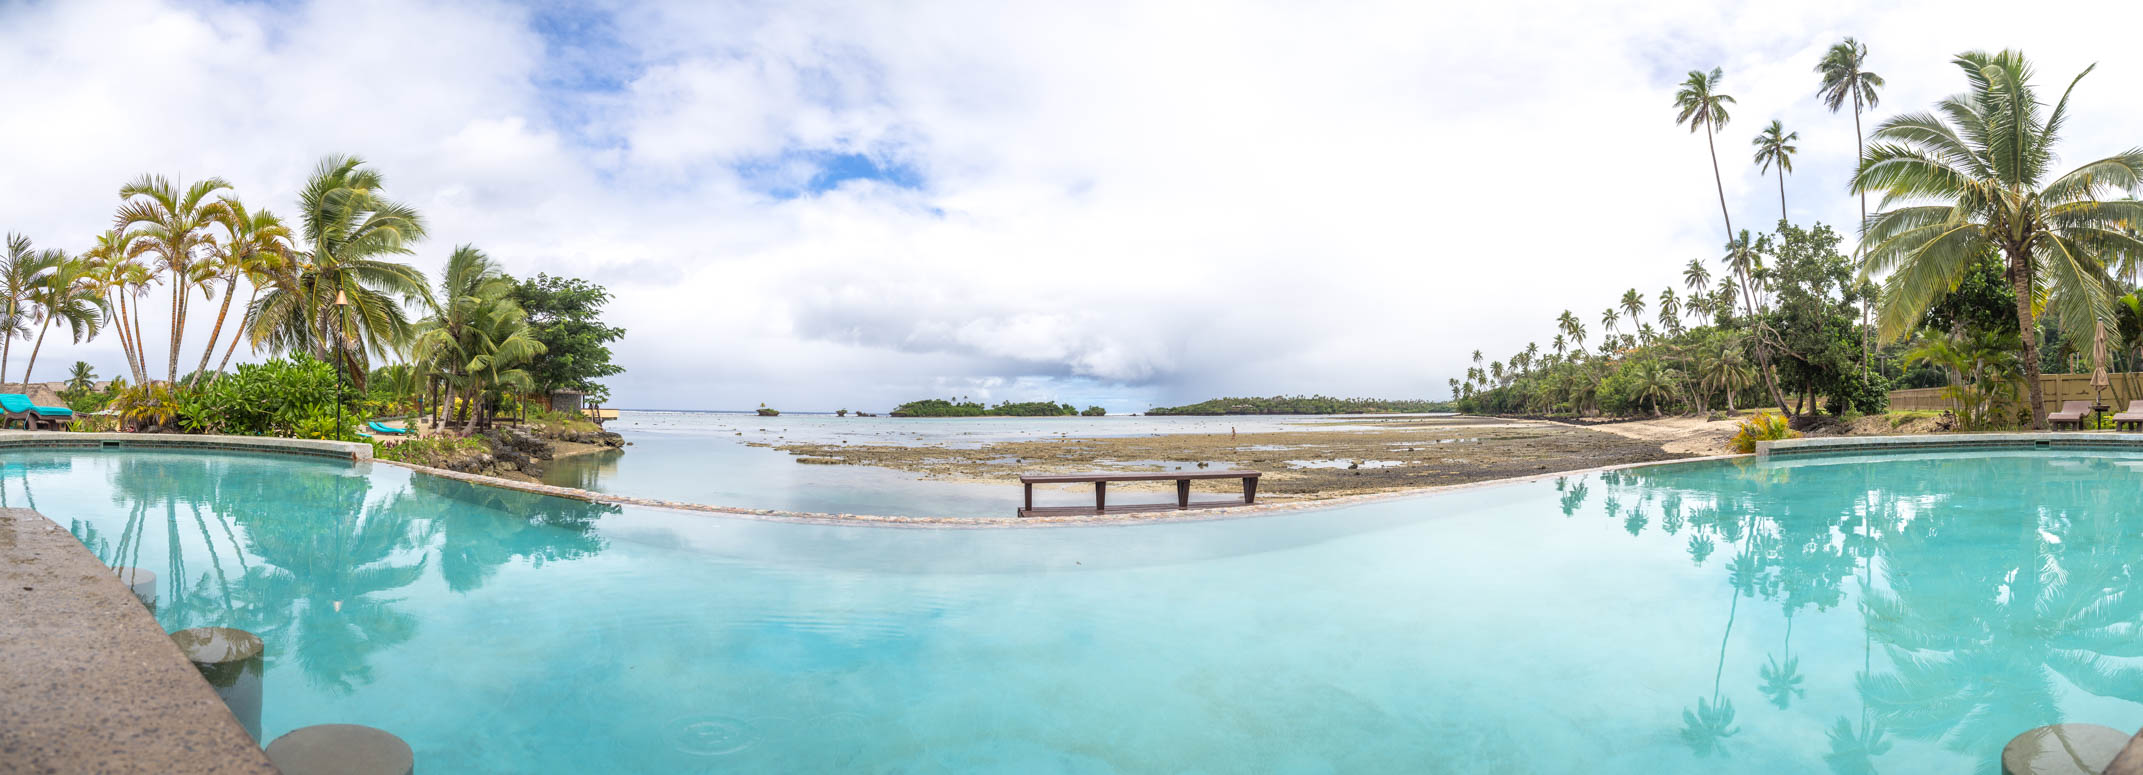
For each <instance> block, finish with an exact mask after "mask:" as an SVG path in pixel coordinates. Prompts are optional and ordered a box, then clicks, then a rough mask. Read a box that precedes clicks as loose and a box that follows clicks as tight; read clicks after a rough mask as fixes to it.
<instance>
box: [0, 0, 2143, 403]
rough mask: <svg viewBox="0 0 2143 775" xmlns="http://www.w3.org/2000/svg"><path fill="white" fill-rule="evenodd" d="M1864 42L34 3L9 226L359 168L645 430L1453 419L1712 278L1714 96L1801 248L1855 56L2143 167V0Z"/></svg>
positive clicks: (1772, 6) (66, 359)
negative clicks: (1769, 138) (1829, 51)
mask: <svg viewBox="0 0 2143 775" xmlns="http://www.w3.org/2000/svg"><path fill="white" fill-rule="evenodd" d="M1866 5H1874V4H1850V3H1827V4H1786V3H1762V2H1748V3H1737V2H1695V1H1690V2H1682V1H1680V0H1666V1H1662V2H1646V3H1641V4H1626V5H1615V4H1607V3H1590V2H1527V1H1525V0H1519V1H1517V2H1505V3H1421V2H1393V3H1374V2H1362V3H1338V4H1333V3H1308V2H1273V3H1260V2H1241V3H1226V4H1220V3H1203V2H1195V3H1175V2H1123V3H1113V2H1091V3H1040V2H1033V3H1029V2H903V3H825V4H820V3H808V2H795V3H743V2H737V3H723V2H698V1H695V2H676V3H663V2H649V3H625V2H618V3H603V2H597V3H585V4H580V3H574V4H568V3H551V2H445V3H433V2H415V1H414V0H409V1H405V0H369V1H367V0H358V1H350V2H258V1H252V2H218V1H217V0H198V1H188V0H111V1H110V2H106V1H103V0H71V1H69V2H27V3H25V2H21V1H20V0H0V231H7V232H15V233H21V234H24V235H27V236H29V237H30V238H31V239H32V240H33V241H34V242H35V243H36V245H37V246H38V247H40V248H44V247H57V248H62V249H65V250H68V251H79V250H82V249H85V248H87V247H89V246H90V245H91V244H92V240H93V236H94V235H95V234H96V233H98V232H99V231H101V230H103V229H106V228H108V227H109V226H110V224H111V221H112V216H113V212H114V210H115V209H116V207H117V206H118V204H119V199H118V197H117V192H118V190H119V188H120V186H121V185H123V184H124V183H126V182H127V181H129V180H131V179H133V178H135V177H137V176H139V175H142V174H144V173H156V174H162V175H167V176H175V177H180V178H182V179H185V180H194V179H198V178H202V177H206V176H211V175H213V176H220V177H222V178H225V179H226V180H229V181H231V183H232V184H233V185H234V187H235V189H236V192H237V194H238V196H239V197H240V198H242V199H243V200H244V201H245V202H247V203H248V204H249V205H250V206H252V207H255V208H259V207H266V208H268V209H271V210H279V211H282V212H286V213H293V214H294V210H295V206H294V202H295V191H296V189H297V187H298V186H300V185H301V184H302V183H303V182H304V178H305V175H306V173H307V172H308V171H309V170H310V169H311V167H312V166H313V165H314V163H315V162H316V161H317V160H318V159H319V158H320V157H322V156H324V155H326V154H330V153H347V154H354V155H357V156H360V157H362V158H364V159H365V160H367V161H368V162H369V163H370V164H371V165H372V166H373V167H374V168H376V169H377V170H379V171H380V172H381V173H382V174H384V175H385V177H386V182H387V193H388V195H389V196H391V197H393V198H396V199H399V200H401V201H403V202H406V203H408V204H410V205H412V206H414V207H416V208H418V209H419V210H420V211H422V212H423V213H424V215H425V216H426V218H427V219H428V220H429V226H430V236H429V238H428V239H427V240H425V241H424V242H422V243H419V244H417V245H415V246H413V247H414V251H415V252H414V253H413V254H412V255H411V256H409V257H408V261H409V262H410V263H412V264H414V265H416V266H417V267H419V268H421V269H423V270H425V271H426V272H427V273H436V270H437V269H438V268H439V267H440V266H442V265H443V264H444V262H445V259H446V256H447V255H448V254H449V253H450V252H451V251H452V250H453V248H454V247H455V246H456V245H461V244H473V245H476V246H477V247H479V248H481V249H483V250H484V251H485V252H487V253H488V254H490V255H491V256H492V257H493V258H494V259H496V260H498V261H500V262H501V263H503V264H504V266H505V267H506V269H507V270H508V271H509V272H512V273H515V274H518V275H533V274H535V273H538V272H547V273H551V274H557V275H568V276H574V277H581V278H585V279H588V280H591V281H593V282H596V283H599V284H601V285H603V286H605V287H607V288H609V289H610V290H611V292H612V293H613V294H614V295H615V299H614V301H613V302H612V304H611V307H610V309H609V310H608V314H607V315H606V318H607V319H608V320H609V321H610V322H612V323H614V324H616V325H620V326H623V327H624V328H625V329H626V330H627V334H626V336H625V338H624V339H623V340H622V341H620V342H618V343H617V344H616V345H615V347H614V350H615V353H616V361H617V362H618V363H619V364H620V365H622V366H624V367H625V368H626V369H627V371H626V373H625V374H622V375H619V376H617V377H614V378H611V379H610V380H609V384H610V386H611V388H612V392H613V400H612V402H611V403H612V405H614V406H620V407H626V408H671V409H741V408H751V407H754V406H757V405H758V404H760V403H767V404H770V405H773V406H776V407H779V408H783V409H788V410H791V411H814V410H817V411H826V410H832V409H836V408H850V409H861V410H871V411H882V410H885V409H889V408H891V407H892V406H894V405H896V404H898V403H901V402H903V401H907V400H910V399H915V398H923V397H961V396H965V397H968V398H970V399H974V400H986V401H991V402H995V401H1000V400H1054V401H1061V402H1069V403H1073V404H1076V405H1078V406H1082V407H1083V406H1086V405H1089V404H1098V405H1101V406H1104V407H1106V408H1108V409H1109V410H1110V411H1111V412H1116V413H1122V412H1135V411H1142V410H1144V409H1146V408H1148V407H1150V406H1154V405H1170V404H1177V403H1187V402H1192V401H1198V400H1202V399H1205V398H1210V397H1214V396H1219V395H1273V394H1295V393H1302V394H1309V393H1323V394H1326V395H1341V396H1374V397H1386V398H1442V397H1444V396H1445V395H1446V394H1447V392H1448V391H1447V388H1446V383H1445V381H1446V379H1448V378H1452V377H1458V376H1460V375H1462V374H1463V372H1464V370H1465V368H1466V367H1467V366H1468V365H1470V362H1469V360H1468V357H1469V354H1470V352H1471V351H1472V350H1474V349H1481V350H1484V351H1486V353H1487V355H1488V357H1490V358H1496V357H1498V356H1507V355H1508V354H1509V353H1512V352H1516V351H1518V350H1520V349H1523V348H1524V347H1525V345H1526V344H1527V343H1528V342H1538V343H1540V344H1541V345H1542V346H1543V347H1546V345H1547V341H1548V340H1549V339H1551V338H1552V337H1553V335H1554V332H1555V329H1554V324H1553V321H1554V319H1555V316H1556V315H1557V314H1558V313H1560V312H1561V311H1562V310H1564V309H1571V310H1574V311H1576V312H1577V313H1578V314H1579V316H1580V317H1581V318H1583V319H1585V320H1586V321H1588V327H1591V328H1597V324H1598V318H1599V313H1600V310H1603V309H1605V308H1607V307H1608V306H1609V305H1611V304H1613V303H1614V302H1615V300H1616V299H1617V298H1618V297H1619V296H1620V295H1621V292H1622V289H1625V288H1632V287H1634V288H1637V289H1639V290H1641V291H1642V292H1644V293H1645V294H1646V296H1647V297H1653V296H1656V295H1657V294H1658V291H1659V290H1660V289H1661V288H1664V287H1667V286H1669V285H1675V286H1676V287H1677V290H1678V291H1679V290H1680V289H1679V272H1680V270H1681V268H1682V267H1683V266H1684V265H1685V264H1687V262H1688V261H1689V259H1691V258H1702V259H1705V260H1707V261H1713V262H1715V261H1716V259H1717V255H1718V253H1719V252H1720V251H1719V250H1718V245H1720V244H1721V243H1722V242H1723V237H1724V234H1723V228H1722V226H1721V224H1720V221H1719V205H1718V201H1717V198H1716V197H1717V194H1716V193H1715V189H1714V187H1713V181H1712V171H1711V162H1710V156H1709V155H1708V154H1707V150H1706V146H1705V141H1704V137H1703V135H1702V134H1696V135H1692V134H1691V133H1690V132H1689V131H1687V130H1686V129H1683V128H1678V127H1677V126H1676V125H1675V124H1674V109H1673V94H1674V91H1675V87H1676V85H1677V84H1678V83H1679V82H1680V81H1681V80H1682V79H1683V77H1684V76H1685V74H1686V73H1687V72H1688V71H1689V70H1691V69H1699V68H1701V69H1705V70H1709V69H1710V68H1712V67H1720V68H1723V69H1724V71H1725V74H1726V75H1725V82H1724V91H1726V92H1727V93H1729V94H1732V95H1733V96H1735V97H1736V99H1737V101H1738V102H1737V104H1736V105H1735V106H1734V107H1733V110H1732V116H1733V121H1732V123H1731V124H1729V125H1728V126H1727V127H1726V128H1725V130H1724V131H1723V132H1722V133H1721V135H1720V136H1719V137H1718V138H1717V148H1718V161H1719V165H1720V167H1721V171H1722V172H1723V174H1724V188H1725V192H1726V197H1727V203H1728V206H1729V209H1730V210H1731V212H1732V214H1733V217H1734V219H1735V224H1736V226H1737V227H1743V226H1747V227H1756V228H1763V227H1766V226H1768V225H1769V224H1771V223H1772V222H1773V221H1774V219H1775V217H1776V215H1777V213H1778V210H1779V192H1778V181H1777V180H1776V179H1775V178H1774V177H1771V176H1769V175H1766V174H1764V173H1761V172H1759V171H1758V169H1757V167H1756V166H1755V165H1754V164H1753V163H1752V162H1751V161H1750V155H1751V151H1752V149H1751V148H1750V146H1749V141H1750V139H1751V138H1753V137H1754V136H1755V135H1756V133H1757V132H1758V131H1759V130H1760V129H1761V128H1762V127H1763V126H1764V125H1765V124H1767V123H1768V122H1769V121H1770V120H1771V119H1774V118H1776V119H1779V120H1782V121H1784V122H1785V125H1786V128H1787V129H1788V130H1790V131H1798V132H1799V133H1800V141H1799V146H1800V150H1801V153H1800V155H1799V156H1798V157H1797V158H1796V159H1795V162H1794V168H1795V172H1794V174H1793V175H1792V176H1790V177H1788V178H1787V180H1786V182H1785V184H1786V200H1787V201H1786V210H1787V214H1788V216H1789V217H1790V218H1791V219H1793V220H1794V221H1796V222H1799V223H1808V222H1811V221H1821V222H1824V223H1830V224H1836V225H1839V226H1840V227H1841V228H1845V229H1849V228H1850V224H1852V223H1853V222H1854V221H1855V220H1856V219H1857V209H1858V205H1857V204H1856V203H1855V200H1854V199H1853V198H1852V197H1851V196H1850V195H1849V194H1848V193H1847V192H1846V173H1847V170H1848V169H1849V168H1850V166H1851V164H1852V158H1853V154H1854V148H1853V128H1852V118H1851V116H1850V115H1833V114H1831V113H1829V112H1828V111H1827V110H1826V109H1825V108H1824V107H1823V106H1822V105H1821V104H1819V103H1818V102H1817V100H1816V97H1815V91H1816V86H1817V76H1816V75H1815V74H1814V72H1813V68H1814V66H1815V64H1816V62H1817V61H1818V60H1819V59H1820V57H1821V55H1822V52H1823V50H1824V49H1825V48H1826V47H1828V46H1829V45H1830V44H1831V43H1834V42H1836V41H1837V40H1839V39H1840V38H1842V37H1845V36H1848V35H1851V36H1856V37H1858V38H1859V39H1860V40H1861V41H1863V42H1864V43H1866V44H1867V46H1868V48H1869V57H1870V62H1869V64H1870V68H1871V69H1872V70H1874V71H1875V72H1877V73H1879V74H1881V75H1882V76H1884V77H1885V78H1886V79H1887V80H1888V82H1889V85H1888V88H1887V89H1886V90H1885V91H1884V92H1883V93H1882V94H1881V104H1880V105H1879V106H1878V107H1877V108H1876V109H1875V110H1874V111H1873V112H1872V114H1871V115H1869V116H1868V117H1866V119H1865V121H1866V123H1867V124H1868V125H1869V126H1870V127H1872V126H1873V125H1874V123H1875V122H1876V121H1879V120H1881V119H1882V118H1883V117H1886V116H1889V115H1893V114H1895V113H1897V112H1900V111H1905V110H1921V109H1924V108H1926V107H1927V106H1928V105H1930V104H1931V103H1932V102H1933V101H1934V100H1936V99H1939V98H1941V97H1943V96H1946V95H1949V94H1952V93H1955V92H1957V91H1960V90H1961V89H1962V88H1963V85H1964V81H1963V79H1962V77H1961V75H1960V74H1959V72H1958V71H1957V70H1956V68H1955V67H1954V65H1952V64H1950V61H1949V60H1950V59H1951V57H1952V56H1953V55H1955V54H1956V53H1958V52H1961V51H1966V50H1971V49H1999V48H2005V47H2017V48H2021V49H2023V50H2024V51H2025V52H2026V53H2027V54H2029V55H2031V56H2032V57H2033V59H2034V60H2035V61H2036V63H2037V64H2038V67H2039V77H2038V82H2039V84H2040V86H2041V87H2042V89H2043V90H2047V91H2055V90H2058V89H2059V88H2060V87H2061V86H2063V85H2065V84H2066V82H2067V81H2068V79H2070V78H2072V77H2073V76H2074V75H2075V74H2076V73H2077V72H2079V71H2081V70H2082V69H2083V68H2084V67H2085V66H2087V65H2090V64H2092V63H2094V62H2095V63H2097V64H2098V69H2097V70H2096V71H2095V72H2094V73H2093V74H2092V75H2091V76H2090V77H2088V78H2086V79H2085V80H2084V81H2083V83H2082V85H2081V86H2080V87H2079V89H2078V92H2077V96H2076V98H2075V102H2074V108H2073V109H2074V114H2073V115H2074V118H2073V120H2072V122H2071V123H2070V125H2069V127H2068V135H2067V136H2068V141H2067V145H2066V148H2067V152H2066V153H2065V154H2064V157H2063V161H2065V162H2067V165H2073V164H2074V163H2077V162H2081V161H2084V160H2087V159H2090V158H2097V157H2098V156H2102V155H2105V154H2108V153H2111V152H2114V151H2117V150H2121V149H2125V148H2128V147H2131V146H2135V145H2143V129H2137V127H2143V89H2139V88H2136V87H2137V84H2138V83H2143V48H2138V47H2136V46H2135V45H2133V36H2132V33H2130V32H2128V31H2129V30H2132V29H2135V28H2136V27H2137V25H2138V22H2143V4H2138V3H2104V4H2089V3H2079V4H2066V3H2045V4H2040V5H2036V6H2033V7H2032V9H2031V12H2030V13H2022V14H2020V13H2016V12H2015V6H2014V5H2013V4H2006V3H2005V4H2002V5H2000V6H1996V5H1994V4H1992V3H1981V2H1954V1H1948V0H1945V1H1943V2H1900V3H1891V4H1884V5H1886V7H1884V8H1879V9H1878V8H1870V7H1861V6H1866ZM1997 9H2000V12H1999V13H1997V12H1996V11H1997ZM2086 18H2088V19H2090V20H2091V21H2090V22H2089V23H2087V24H2086V23H2080V20H2082V19H2086ZM1989 19H2001V22H2000V23H1991V22H1989V21H1987V20H1989ZM2065 166H2066V165H2065ZM242 293H243V291H241V294H242ZM218 301H219V302H220V299H219V300H218ZM241 301H243V299H242V298H241ZM192 310H193V312H194V314H193V319H192V320H191V321H190V322H189V324H188V326H187V329H186V334H187V337H186V338H187V341H186V343H185V346H184V348H183V351H182V352H183V354H182V363H187V364H190V363H191V362H193V361H195V360H197V359H198V357H199V355H198V354H199V352H200V351H201V348H203V347H204V346H206V345H207V343H208V330H209V329H210V328H211V326H212V325H213V323H214V318H215V303H212V302H203V301H201V300H196V301H195V302H193V304H192ZM148 313H149V314H147V315H146V316H145V318H144V322H145V326H146V327H148V328H152V329H154V328H158V324H157V323H156V321H158V320H160V319H161V318H160V317H159V315H165V316H166V317H167V316H168V315H167V314H166V313H165V312H164V310H163V309H161V308H159V307H156V306H154V305H152V306H151V307H150V308H149V309H148ZM166 336H168V333H167V332H166V331H154V332H145V338H147V339H148V340H149V341H151V342H160V341H164V338H165V337H166ZM226 336H227V335H226ZM25 349H26V348H23V347H17V348H15V355H14V359H13V361H12V362H11V366H12V371H11V373H10V374H9V375H8V378H9V379H10V380H16V379H20V376H19V374H20V369H21V368H22V362H23V361H24V360H27V358H26V356H25V355H24V354H23V352H24V350H25ZM152 349H156V348H152ZM240 357H241V358H242V359H243V358H248V357H250V358H252V359H258V358H260V357H262V356H261V355H252V356H247V355H246V354H244V352H243V348H241V356H240ZM161 359H162V355H161V354H160V353H159V354H156V355H152V360H154V361H156V362H157V365H158V370H161ZM77 360H83V361H88V362H89V363H91V364H93V365H94V366H95V367H96V368H97V370H98V372H99V374H100V375H104V376H113V375H118V374H122V373H123V372H124V371H125V366H124V359H123V356H122V355H121V354H120V351H119V347H118V344H117V339H116V337H112V336H102V337H98V338H97V339H95V340H93V341H90V342H87V343H80V344H77V343H72V342H68V341H65V339H64V337H62V336H59V335H54V336H53V337H52V339H48V341H47V342H46V344H45V345H44V351H43V353H42V354H41V355H40V356H39V360H38V363H37V373H35V374H33V375H32V376H33V378H35V379H39V380H56V379H59V378H61V376H62V373H63V372H64V370H65V369H66V366H67V365H68V364H71V363H73V362H74V361H77ZM48 364H49V365H48ZM182 370H183V369H182Z"/></svg>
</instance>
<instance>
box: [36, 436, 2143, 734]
mask: <svg viewBox="0 0 2143 775" xmlns="http://www.w3.org/2000/svg"><path fill="white" fill-rule="evenodd" d="M2139 471H2143V456H2136V455H2120V454H2077V453H2068V452H2017V453H1983V454H1935V455H1910V456H1892V457H1868V458H1845V457H1825V458H1803V459H1792V460H1788V461H1782V462H1780V463H1753V462H1740V463H1731V462H1726V463H1722V462H1712V463H1696V464H1681V465H1674V466H1662V467H1654V468H1648V469H1640V470H1634V471H1627V472H1622V473H1608V474H1597V475H1589V476H1573V477H1566V478H1563V479H1550V480H1542V481H1537V482H1531V483H1520V484H1512V485H1505V486H1497V487H1490V488H1482V489H1476V490H1468V491H1463V492H1457V493H1450V494H1443V495H1435V496H1425V497H1418V498H1411V499H1402V500H1394V501H1388V502H1381V503H1376V504H1369V505H1361V506H1353V507H1347V508H1338V509H1331V510H1325V511H1314V512H1301V513H1290V514H1284V515H1273V516H1264V517H1254V518H1246V519H1237V520H1226V521H1211V522H1188V523H1166V524H1147V525H1130V526H1105V527H1063V528H1013V529H967V530H962V529H907V528H884V527H863V526H838V525H808V524H792V523H782V522H766V521H754V520H746V519H736V518H728V517H719V516H710V515H705V514H691V513H679V512H669V511H663V510H654V509H630V508H627V509H619V508H611V507H601V506H595V505H591V504H585V503H580V502H575V501H567V500H561V499H555V498H545V497H541V496H534V495H527V494H523V493H515V492H507V491H499V490H493V489H489V488H482V487H478V486H475V485H468V484H463V483H459V482H453V481H448V480H442V479H437V478H433V477H428V476H424V475H421V474H413V473H410V472H408V471H405V470H402V469H397V468H392V467H387V466H379V467H370V466H364V467H350V466H345V465H340V464H335V463H330V462H316V461H309V460H298V459H288V458H270V457H251V456H236V455H214V454H205V453H201V454H197V453H180V452H139V451H114V452H104V451H80V452H76V451H47V452H10V453H8V454H7V455H6V456H5V458H4V466H0V501H5V502H6V504H7V505H15V506H25V505H26V506H31V507H33V508H36V509H37V510H39V511H40V512H42V513H44V514H47V515H49V516H51V517H52V518H53V519H54V520H55V521H57V522H59V523H60V524H62V525H65V526H69V527H70V528H71V529H72V530H73V531H74V533H75V535H77V536H78V537H80V538H81V539H82V540H83V542H84V543H85V544H86V545H87V546H89V547H90V548H91V549H92V550H93V551H95V552H96V553H97V554H98V555H99V556H100V557H103V558H105V559H106V560H107V561H108V562H112V563H115V564H117V563H124V564H134V565H139V566H141V567H145V568H149V569H151V570H154V571H156V572H158V573H159V574H160V576H161V579H162V582H163V588H162V589H161V590H160V596H161V600H160V608H159V611H158V618H159V620H160V621H161V622H162V623H163V624H164V626H166V627H167V628H170V629H178V628H182V627H190V626H202V625H227V626H238V627H242V628H245V629H248V630H251V631H253V632H256V633H259V634H260V635H261V636H262V637H263V638H264V640H265V641H266V642H267V645H268V670H267V673H266V676H265V679H264V707H265V710H264V716H263V724H264V726H265V728H266V734H267V735H268V736H269V737H271V738H272V737H273V736H274V735H277V734H280V733H282V732H286V731H288V730H290V729H293V728H296V727H300V726H304V725H309V724H319V723H333V722H350V723H360V724H368V725H372V726H378V727H381V728H384V729H387V730H389V731H392V732H394V733H396V734H398V735H401V736H402V737H403V738H404V739H406V740H408V741H409V742H410V743H411V745H412V746H413V747H415V749H416V751H417V756H418V762H419V765H418V766H419V767H420V769H423V770H425V771H429V772H456V773H487V772H501V773H505V772H514V773H523V772H526V773H543V772H560V773H566V772H656V773H669V772H687V773H697V772H709V773H712V772H724V773H732V772H745V773H752V772H770V773H786V772H864V773H929V772H1023V773H1025V772H1040V773H1113V772H1123V773H1149V772H1170V773H1178V772H1181V773H1236V772H1300V773H1333V772H1349V773H1351V772H1366V773H1389V772H1483V773H1570V772H1586V773H1647V774H1652V773H1669V774H1676V773H1718V772H1751V773H1802V772H1811V773H1824V772H1829V773H1873V772H1881V773H1893V774H1904V773H1961V772H1982V773H1993V772H1996V771H1997V767H1996V764H1995V761H1996V758H1997V756H1998V754H1999V751H2000V748H2001V746H2002V744H2003V743H2004V742H2006V741H2007V740H2008V739H2009V738H2010V737H2012V736H2014V735H2016V734H2017V733H2020V732H2022V731H2024V730H2026V729H2029V728H2032V727H2036V726H2040V725H2043V724H2049V723H2055V722H2060V721H2080V722H2090V723H2099V724H2106V725H2109V726H2113V727H2116V728H2122V729H2133V728H2136V727H2137V726H2139V725H2143V680H2138V678H2139V676H2143V672H2139V671H2138V663H2137V656H2136V655H2137V654H2139V653H2143V649H2139V648H2138V644H2139V640H2138V633H2137V629H2136V628H2137V627H2138V625H2139V623H2143V596H2139V595H2138V594H2137V589H2136V587H2137V583H2138V582H2137V580H2136V579H2135V577H2134V574H2133V566H2134V564H2135V561H2136V558H2137V557H2138V556H2143V516H2139V515H2138V514H2137V510H2136V509H2135V508H2134V503H2135V493H2136V491H2137V489H2136V483H2137V477H2138V474H2139Z"/></svg>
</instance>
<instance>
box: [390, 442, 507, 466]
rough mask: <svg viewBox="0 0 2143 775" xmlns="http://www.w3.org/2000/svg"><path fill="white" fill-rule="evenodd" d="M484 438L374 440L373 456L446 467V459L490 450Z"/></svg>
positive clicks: (421, 464)
mask: <svg viewBox="0 0 2143 775" xmlns="http://www.w3.org/2000/svg"><path fill="white" fill-rule="evenodd" d="M490 451H491V447H490V446H489V445H486V444H485V443H484V442H483V440H482V439H477V438H467V439H443V438H442V439H403V440H402V441H401V442H399V443H396V444H386V443H383V442H381V441H379V440H378V439H374V440H373V441H372V456H373V457H376V458H380V459H382V460H395V461H400V462H403V463H411V464H415V465H420V466H430V467H432V468H445V467H446V466H445V465H444V464H445V463H446V461H449V460H453V459H454V458H458V457H462V456H465V455H468V454H470V453H474V452H490Z"/></svg>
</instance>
